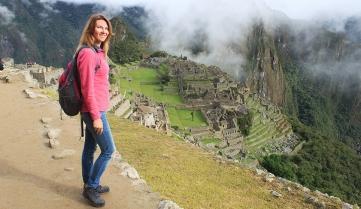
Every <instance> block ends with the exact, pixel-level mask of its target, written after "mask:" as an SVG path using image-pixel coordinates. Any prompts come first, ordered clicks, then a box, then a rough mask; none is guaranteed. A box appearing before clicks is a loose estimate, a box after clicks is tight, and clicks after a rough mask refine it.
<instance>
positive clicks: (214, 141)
mask: <svg viewBox="0 0 361 209" xmlns="http://www.w3.org/2000/svg"><path fill="white" fill-rule="evenodd" d="M201 141H202V143H203V144H219V143H221V142H222V140H220V139H218V138H214V137H212V138H204V139H202V140H201Z"/></svg>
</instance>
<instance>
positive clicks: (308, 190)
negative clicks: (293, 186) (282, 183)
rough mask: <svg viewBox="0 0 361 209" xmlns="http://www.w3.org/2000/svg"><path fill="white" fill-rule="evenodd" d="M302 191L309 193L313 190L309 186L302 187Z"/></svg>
mask: <svg viewBox="0 0 361 209" xmlns="http://www.w3.org/2000/svg"><path fill="white" fill-rule="evenodd" d="M302 191H303V192H307V193H308V192H311V190H310V189H309V188H307V187H302Z"/></svg>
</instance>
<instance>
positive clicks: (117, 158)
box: [112, 151, 122, 162]
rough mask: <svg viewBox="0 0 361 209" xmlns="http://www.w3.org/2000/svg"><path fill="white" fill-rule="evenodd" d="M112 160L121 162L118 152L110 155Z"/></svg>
mask: <svg viewBox="0 0 361 209" xmlns="http://www.w3.org/2000/svg"><path fill="white" fill-rule="evenodd" d="M112 159H113V161H117V162H120V161H121V160H122V155H121V154H120V153H119V152H118V151H115V152H114V154H113V155H112Z"/></svg>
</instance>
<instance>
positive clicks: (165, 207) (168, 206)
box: [158, 200, 182, 209]
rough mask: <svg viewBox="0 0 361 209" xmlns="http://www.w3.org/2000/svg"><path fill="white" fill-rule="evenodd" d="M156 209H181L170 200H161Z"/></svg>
mask: <svg viewBox="0 0 361 209" xmlns="http://www.w3.org/2000/svg"><path fill="white" fill-rule="evenodd" d="M158 209H182V208H181V207H179V206H178V205H177V204H176V203H174V202H173V201H171V200H162V201H160V203H159V206H158Z"/></svg>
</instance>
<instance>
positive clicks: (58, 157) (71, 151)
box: [52, 149, 75, 160]
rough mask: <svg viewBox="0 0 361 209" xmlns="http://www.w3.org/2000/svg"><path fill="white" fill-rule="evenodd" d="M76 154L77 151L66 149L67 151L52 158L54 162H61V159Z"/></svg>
mask: <svg viewBox="0 0 361 209" xmlns="http://www.w3.org/2000/svg"><path fill="white" fill-rule="evenodd" d="M74 154H75V150H72V149H65V150H63V151H61V152H60V153H58V154H55V155H53V156H52V158H53V159H54V160H59V159H63V158H66V157H69V156H72V155H74Z"/></svg>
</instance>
